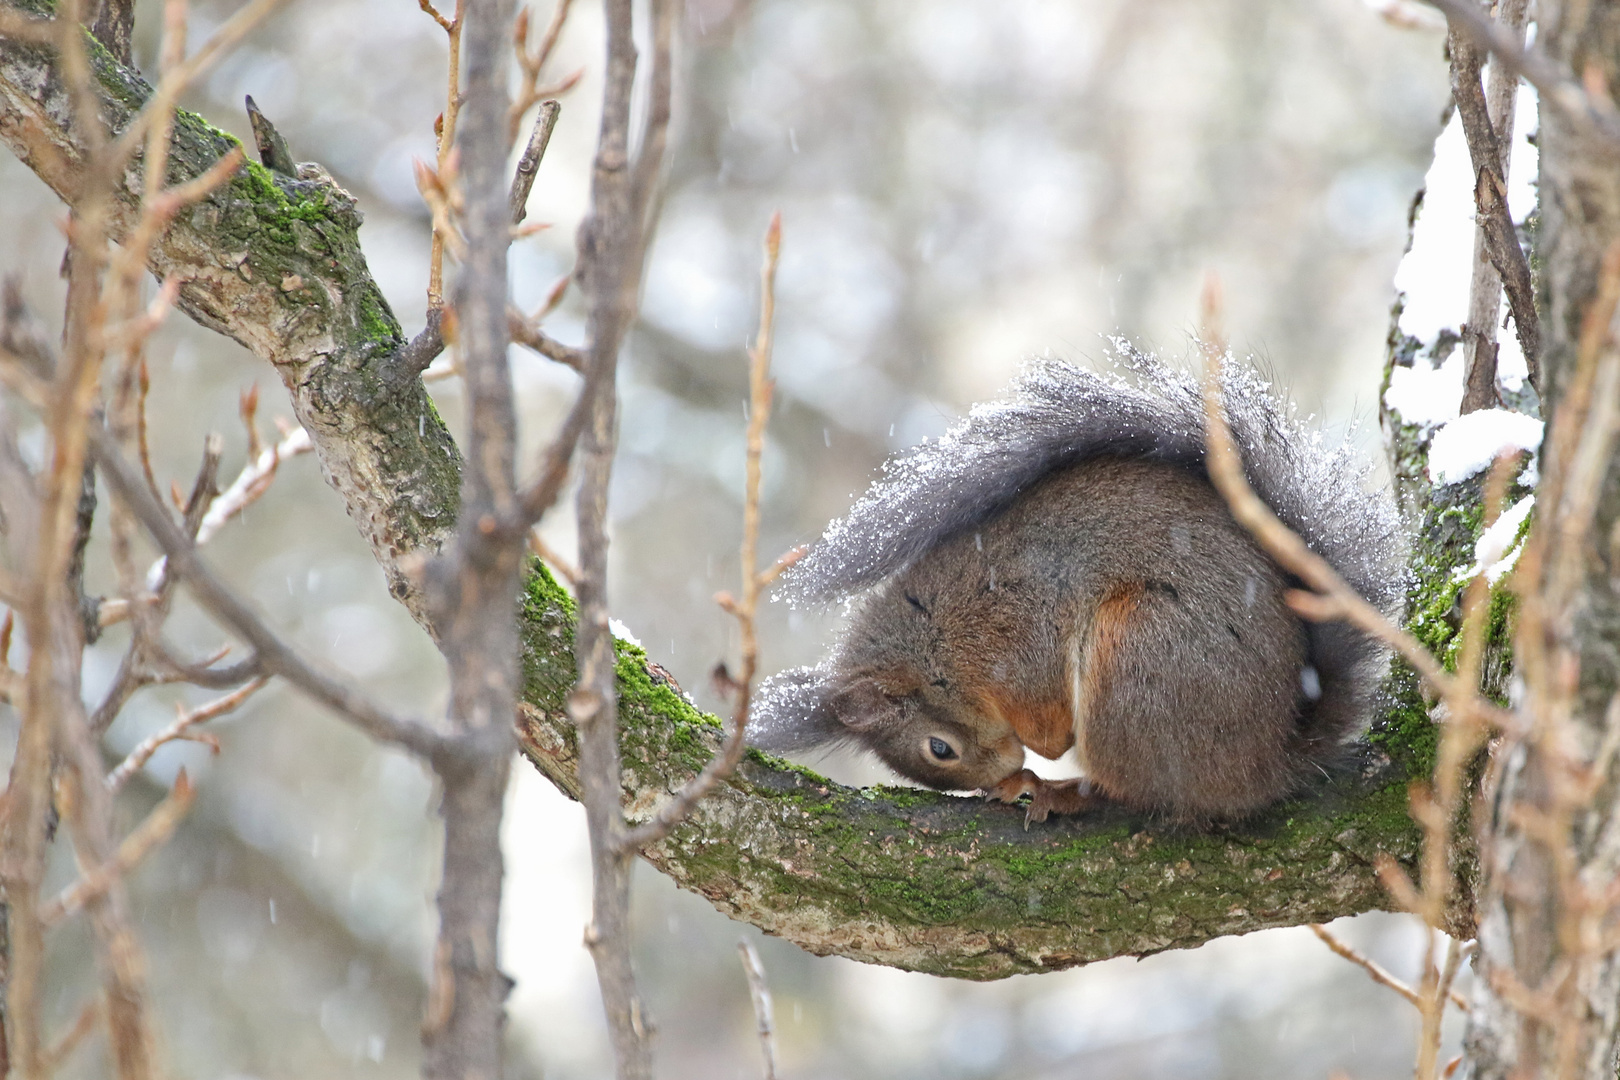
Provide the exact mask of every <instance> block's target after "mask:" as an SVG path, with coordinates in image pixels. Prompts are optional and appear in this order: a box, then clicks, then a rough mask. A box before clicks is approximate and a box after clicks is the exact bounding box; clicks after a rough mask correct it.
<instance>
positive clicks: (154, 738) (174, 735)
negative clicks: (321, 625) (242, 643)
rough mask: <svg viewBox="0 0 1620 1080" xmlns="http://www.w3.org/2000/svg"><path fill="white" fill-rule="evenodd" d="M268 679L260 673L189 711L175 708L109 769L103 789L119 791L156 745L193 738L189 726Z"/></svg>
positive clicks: (232, 706) (244, 696) (232, 704)
mask: <svg viewBox="0 0 1620 1080" xmlns="http://www.w3.org/2000/svg"><path fill="white" fill-rule="evenodd" d="M269 681H270V680H269V679H267V678H265V677H263V676H260V677H259V678H257V679H254V680H253V681H252V682H250V683H248V684H247V685H245V686H243V687H241V688H239V689H237V690H235V691H232V692H231V693H229V694H226V695H225V696H224V697H221V698H215V699H214V700H213V701H210V702H207V703H206V704H203V705H199V706H198V707H197V708H195V709H191V710H189V711H188V710H186V709H177V710H176V711H177V712H178V714H179V715H178V716H176V718H175V721H174V723H172V724H170V725H169V726H168V727H166V728H163V729H162V730H161V731H157V732H154V733H153V734H151V735H148V736H147V737H146V738H144V739H142V740H141V741H140V742H139V743H137V744H136V746H135V749H133V750H131V751H130V752H129V754H128V755H127V756H126V757H125V758H124V760H123V761H120V762H119V763H118V764H117V766H116V767H114V769H113V770H112V772H110V773H108V774H107V789H108V790H109V791H117V790H119V789H120V788H122V787H123V786H124V785H125V784H126V783H128V782H129V778H130V777H132V776H134V775H135V774H136V773H138V772H140V771H141V769H142V768H143V767H144V766H145V765H146V763H147V762H148V761H151V760H152V755H153V754H155V753H157V752H158V748H159V747H161V746H163V745H164V744H165V743H171V742H175V741H176V740H180V739H190V738H194V736H192V735H191V734H190V731H191V729H192V728H193V727H196V726H197V725H198V724H202V723H206V722H208V721H209V720H213V719H215V718H216V717H220V716H224V715H225V714H226V713H228V712H232V711H234V710H235V709H236V707H237V706H239V705H241V704H242V702H244V701H246V700H247V699H248V698H250V697H252V696H253V695H254V694H256V693H258V692H259V691H260V690H262V689H263V688H264V686H265V684H266V683H268V682H269ZM211 745H213V746H214V749H215V750H216V751H217V750H218V749H219V746H218V744H217V743H212V744H211Z"/></svg>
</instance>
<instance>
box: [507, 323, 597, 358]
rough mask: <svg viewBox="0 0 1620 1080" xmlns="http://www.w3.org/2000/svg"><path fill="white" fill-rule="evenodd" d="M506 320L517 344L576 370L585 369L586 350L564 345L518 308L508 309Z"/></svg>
mask: <svg viewBox="0 0 1620 1080" xmlns="http://www.w3.org/2000/svg"><path fill="white" fill-rule="evenodd" d="M506 320H507V328H508V330H509V331H510V333H511V335H512V340H513V341H514V342H516V343H517V344H519V345H523V346H526V347H528V348H530V349H533V350H534V351H535V352H537V353H539V354H540V355H541V356H544V357H545V358H546V359H548V360H555V361H557V363H559V364H561V365H563V366H564V367H570V368H573V369H574V370H575V371H584V370H585V352H584V350H582V349H576V348H574V347H573V346H572V345H564V344H563V343H562V342H560V341H558V340H557V339H555V338H553V337H551V336H550V335H548V334H547V333H546V332H545V331H543V330H541V329H540V328H539V327H538V326H536V325H535V324H534V323H533V322H530V321H529V319H527V318H526V317H525V316H524V315H523V313H522V312H521V311H518V310H517V309H516V308H508V309H507V312H506Z"/></svg>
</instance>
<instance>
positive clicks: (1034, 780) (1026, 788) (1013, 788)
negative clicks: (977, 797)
mask: <svg viewBox="0 0 1620 1080" xmlns="http://www.w3.org/2000/svg"><path fill="white" fill-rule="evenodd" d="M1045 783H1046V781H1045V780H1042V779H1041V778H1040V777H1038V776H1036V775H1035V774H1034V773H1032V772H1030V771H1029V770H1028V769H1020V770H1018V771H1017V772H1015V773H1013V774H1012V775H1011V776H1009V777H1007V779H1005V780H1003V781H1001V783H999V784H994V785H992V786H990V787H987V788H985V789H984V797H985V798H986V799H993V800H995V801H996V802H1004V803H1012V802H1017V801H1018V800H1019V799H1021V798H1023V797H1024V796H1025V795H1033V794H1034V793H1035V792H1037V791H1039V790H1040V789H1041V785H1043V784H1045Z"/></svg>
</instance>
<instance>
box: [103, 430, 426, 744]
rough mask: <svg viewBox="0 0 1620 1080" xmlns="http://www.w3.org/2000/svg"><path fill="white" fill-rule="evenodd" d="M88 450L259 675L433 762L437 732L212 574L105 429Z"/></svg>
mask: <svg viewBox="0 0 1620 1080" xmlns="http://www.w3.org/2000/svg"><path fill="white" fill-rule="evenodd" d="M90 448H91V452H92V454H93V455H94V457H95V459H96V464H97V465H99V466H100V467H101V472H102V476H103V478H104V479H105V480H106V481H107V486H108V487H110V488H111V489H112V491H113V494H114V495H116V496H117V497H118V498H119V499H120V500H121V501H122V502H123V503H124V505H125V506H127V507H129V509H130V511H131V512H132V513H134V515H135V516H136V517H137V518H138V519H140V522H141V524H142V525H143V526H145V528H146V531H147V532H148V533H150V534H151V536H152V539H153V540H155V541H156V542H157V545H158V547H160V548H162V549H163V553H164V555H165V556H167V557H168V560H169V563H168V565H169V570H170V572H171V573H174V574H175V575H177V576H178V577H179V578H180V579H181V580H183V581H184V582H185V583H186V584H187V585H188V586H189V587H190V589H191V592H192V595H194V596H195V597H196V598H197V601H198V603H200V604H201V605H202V606H203V608H204V609H206V610H207V611H208V613H209V614H210V615H212V616H213V617H214V618H216V619H218V620H219V621H220V622H222V623H223V624H225V625H226V626H227V627H229V628H230V629H231V631H232V632H233V633H235V634H237V635H238V636H239V637H241V639H242V640H243V641H245V642H247V643H248V645H249V646H251V647H252V648H253V650H254V654H255V656H256V658H257V663H258V667H259V670H261V671H263V672H266V673H268V674H271V675H280V676H281V677H282V678H284V679H286V680H287V681H288V682H290V683H292V684H293V685H294V686H296V687H298V688H299V689H300V690H302V691H304V693H306V694H308V695H309V696H310V697H312V698H314V699H315V700H316V701H319V702H320V703H321V704H323V705H325V706H327V707H328V708H330V709H331V710H333V711H334V712H336V713H338V714H339V715H341V716H343V717H344V718H346V719H348V720H351V721H353V722H354V724H355V725H356V726H357V727H359V728H360V729H361V730H362V731H364V732H366V734H368V735H370V736H372V737H373V738H375V739H379V740H381V741H383V742H389V743H395V744H397V745H400V746H404V747H406V748H408V749H410V750H414V751H415V752H416V753H418V754H421V755H422V756H423V757H426V758H428V759H430V760H431V759H432V758H433V757H434V755H435V754H436V753H437V752H438V751H439V750H440V748H441V744H442V737H441V736H440V735H439V734H438V733H437V732H435V731H434V730H433V729H431V728H429V727H427V726H426V725H424V724H422V723H420V722H418V721H415V720H407V719H404V718H402V717H398V716H395V715H393V714H392V713H388V712H384V711H383V710H382V709H380V708H378V707H377V705H376V704H375V703H373V702H372V701H371V700H370V699H368V698H366V697H364V696H363V695H361V694H359V693H357V692H355V691H354V690H352V689H351V688H349V687H348V686H345V685H344V684H342V683H341V682H339V681H338V680H336V679H334V678H332V677H331V676H329V675H327V674H325V673H324V672H321V671H318V670H316V669H315V668H314V667H312V666H311V665H310V664H309V663H308V662H306V661H305V660H304V659H303V658H302V657H300V656H299V655H298V654H297V653H295V652H294V651H293V650H292V648H291V647H290V646H289V645H287V643H286V642H284V641H283V640H282V639H281V637H280V636H279V635H278V634H276V633H275V631H273V630H271V629H270V628H269V627H267V626H265V625H264V623H263V621H261V620H260V619H259V617H258V616H257V615H255V614H254V613H253V611H252V609H250V608H249V607H248V606H247V604H245V603H244V602H243V601H242V600H241V599H240V598H238V597H237V596H236V594H235V593H233V592H231V590H230V589H229V588H227V587H226V585H225V584H224V583H223V582H221V581H220V580H219V578H217V577H216V576H215V575H214V573H213V571H211V570H209V569H208V567H207V565H206V564H204V563H203V561H202V557H201V556H199V555H198V554H197V549H196V547H195V546H193V545H192V543H191V541H190V540H189V539H188V538H187V537H186V535H185V534H184V533H183V532H181V531H180V529H179V527H178V526H176V525H175V523H174V520H173V519H172V518H170V517H169V515H168V512H167V511H166V510H164V509H163V507H162V506H160V505H159V504H158V502H157V500H156V499H154V498H153V497H152V493H151V492H150V491H148V490H147V489H146V481H145V480H144V479H143V478H142V477H141V475H140V473H139V472H138V471H137V470H136V469H135V468H134V466H132V465H130V463H129V462H128V461H126V460H125V459H124V456H123V454H122V453H120V452H119V450H118V447H117V446H116V445H115V444H114V443H113V440H112V437H111V436H110V435H109V434H108V433H107V431H106V429H105V428H100V427H97V428H95V429H93V430H92V431H91V433H90Z"/></svg>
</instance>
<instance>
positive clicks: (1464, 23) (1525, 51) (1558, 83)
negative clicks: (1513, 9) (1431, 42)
mask: <svg viewBox="0 0 1620 1080" xmlns="http://www.w3.org/2000/svg"><path fill="white" fill-rule="evenodd" d="M1423 2H1424V3H1426V4H1429V5H1431V6H1433V7H1435V8H1437V9H1438V10H1440V11H1442V12H1444V13H1445V15H1446V18H1447V19H1448V20H1449V21H1451V22H1452V24H1453V25H1456V26H1460V27H1462V29H1463V30H1464V31H1466V32H1467V33H1468V34H1469V36H1471V37H1472V38H1473V39H1474V40H1475V41H1476V42H1478V43H1479V44H1480V45H1482V46H1484V47H1485V48H1486V49H1488V50H1489V51H1490V53H1491V55H1492V56H1494V57H1496V58H1497V59H1498V60H1499V61H1501V63H1502V66H1503V67H1505V68H1507V70H1509V71H1511V72H1512V73H1513V74H1515V75H1519V76H1522V77H1523V78H1524V79H1525V81H1526V82H1528V83H1529V84H1530V85H1531V86H1534V87H1535V88H1536V90H1537V92H1538V93H1539V94H1540V95H1541V100H1542V101H1543V102H1545V103H1547V104H1548V105H1550V106H1552V107H1553V108H1555V109H1557V110H1559V111H1560V112H1561V113H1563V114H1564V115H1565V116H1566V117H1567V118H1568V120H1569V122H1570V124H1571V126H1572V127H1574V128H1576V129H1577V130H1578V131H1582V132H1586V133H1590V134H1593V135H1596V136H1598V137H1599V138H1602V139H1604V140H1606V141H1608V142H1610V143H1612V144H1620V115H1617V114H1616V112H1615V110H1614V107H1613V105H1612V104H1610V103H1608V102H1599V101H1597V100H1595V99H1594V98H1592V97H1591V96H1590V95H1588V94H1587V92H1586V90H1585V89H1584V88H1583V87H1582V86H1581V84H1580V83H1579V82H1577V81H1576V80H1575V79H1574V78H1573V77H1572V76H1571V75H1570V73H1569V71H1568V70H1567V69H1565V68H1564V66H1563V65H1561V64H1559V63H1557V62H1556V61H1554V60H1553V59H1551V58H1550V57H1548V56H1547V54H1546V53H1544V52H1542V51H1541V50H1540V49H1539V48H1535V47H1531V48H1525V47H1524V46H1523V45H1522V44H1520V43H1519V42H1516V41H1514V40H1513V36H1512V34H1511V33H1510V32H1509V31H1507V30H1505V29H1504V28H1502V27H1501V26H1499V25H1497V23H1496V22H1494V21H1493V20H1492V19H1491V18H1490V17H1489V16H1488V15H1486V14H1485V11H1484V9H1483V8H1481V7H1480V6H1479V5H1478V4H1477V3H1476V2H1475V0H1423Z"/></svg>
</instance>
